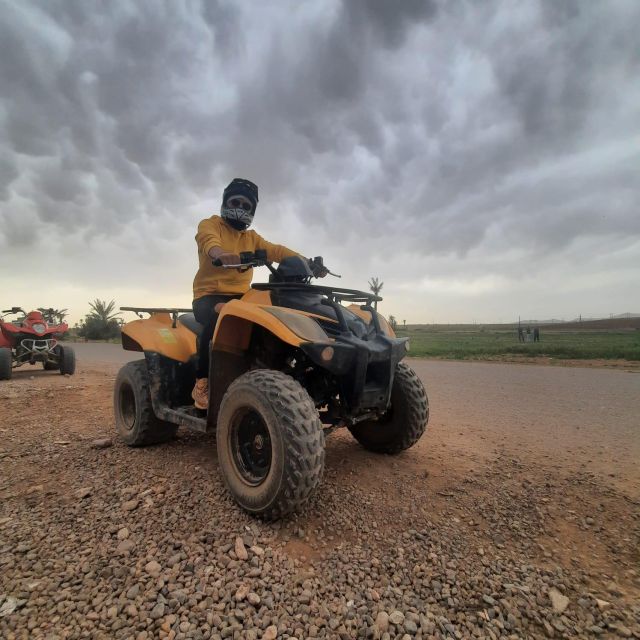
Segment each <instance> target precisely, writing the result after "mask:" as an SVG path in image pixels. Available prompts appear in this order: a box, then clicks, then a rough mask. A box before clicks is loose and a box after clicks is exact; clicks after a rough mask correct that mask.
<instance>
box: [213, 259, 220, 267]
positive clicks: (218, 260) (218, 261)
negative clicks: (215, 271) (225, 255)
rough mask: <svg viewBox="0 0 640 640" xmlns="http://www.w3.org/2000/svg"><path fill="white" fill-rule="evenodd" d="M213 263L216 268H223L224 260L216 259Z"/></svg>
mask: <svg viewBox="0 0 640 640" xmlns="http://www.w3.org/2000/svg"><path fill="white" fill-rule="evenodd" d="M211 263H212V264H213V266H214V267H221V266H222V260H220V258H216V259H215V260H212V261H211Z"/></svg>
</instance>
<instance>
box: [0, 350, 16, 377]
mask: <svg viewBox="0 0 640 640" xmlns="http://www.w3.org/2000/svg"><path fill="white" fill-rule="evenodd" d="M12 364H13V357H12V355H11V349H7V348H6V347H0V380H10V379H11V367H12Z"/></svg>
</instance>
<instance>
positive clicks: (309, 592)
mask: <svg viewBox="0 0 640 640" xmlns="http://www.w3.org/2000/svg"><path fill="white" fill-rule="evenodd" d="M76 347H77V352H78V363H79V367H78V374H77V375H76V376H74V377H72V378H66V377H63V376H60V375H58V374H55V373H44V372H42V371H35V372H29V371H27V372H25V373H22V372H18V373H17V374H16V376H15V378H14V380H12V381H10V382H8V383H3V384H2V386H1V387H0V435H1V436H2V440H1V441H0V464H1V465H2V474H1V477H0V500H1V502H0V637H104V638H111V637H117V638H129V637H133V638H139V639H140V640H143V639H144V638H151V637H156V636H157V637H166V638H227V637H237V638H269V637H271V638H275V637H281V638H286V637H298V638H307V637H325V638H345V639H346V638H359V637H362V638H364V637H371V638H395V637H397V638H403V639H404V640H407V638H414V637H415V638H432V637H433V638H445V637H447V638H449V637H456V638H466V637H487V638H489V637H493V638H496V637H512V638H525V637H532V638H534V637H597V636H600V637H632V636H634V635H635V637H640V606H639V604H638V596H639V595H640V573H639V569H638V566H639V561H640V555H639V553H638V548H639V542H640V510H639V504H640V466H639V465H638V460H640V424H639V421H638V416H640V374H639V373H634V372H627V371H624V370H613V371H612V370H604V369H593V368H564V367H563V368H560V367H544V366H535V365H504V364H494V363H461V362H443V361H424V360H413V361H412V362H411V364H412V366H414V368H415V369H416V371H417V372H418V373H419V375H420V376H421V377H422V379H423V380H424V381H425V383H426V385H427V388H428V391H429V396H430V404H431V422H430V427H429V430H428V432H427V434H426V435H425V437H424V438H423V439H422V440H421V441H420V443H419V444H418V445H417V446H416V447H414V448H413V449H411V450H409V451H407V452H405V453H403V454H401V455H400V456H397V457H395V458H390V457H384V456H375V455H372V454H370V453H367V452H364V451H363V450H362V449H360V448H359V447H358V445H357V444H356V443H355V441H353V439H351V438H350V436H349V434H348V433H338V434H335V435H333V436H331V437H330V438H329V439H328V442H327V468H326V472H325V479H324V484H323V486H322V490H321V491H320V493H319V494H318V496H317V498H315V499H314V501H313V502H312V503H311V504H310V505H309V508H308V509H307V510H306V511H305V512H304V513H303V514H300V515H299V516H298V517H296V518H292V519H290V520H288V521H285V522H283V523H279V524H268V523H262V522H259V521H255V520H252V519H251V518H249V517H247V516H245V515H244V514H243V513H240V512H239V511H238V510H237V509H236V507H235V506H234V505H233V504H232V503H231V501H230V500H229V498H228V496H227V494H226V492H225V490H224V487H223V485H222V483H221V481H220V478H219V475H218V473H217V462H216V457H215V449H214V443H213V439H212V437H211V436H201V435H195V434H189V433H186V434H181V435H180V437H179V438H178V440H176V441H175V442H174V443H171V444H168V445H163V446H159V447H149V448H146V449H137V450H133V449H127V448H126V447H124V446H122V445H121V444H120V443H118V442H117V441H114V445H113V446H110V447H108V448H105V449H96V448H93V446H92V442H93V439H94V438H98V437H105V436H106V437H111V436H113V426H112V425H113V419H112V415H111V390H112V385H113V378H114V375H115V372H116V371H117V368H118V366H119V364H118V363H120V362H123V361H124V360H126V359H127V357H128V355H137V354H126V353H125V352H123V351H122V350H120V349H119V348H118V347H116V346H114V345H93V344H88V345H76ZM31 376H33V377H31ZM238 537H239V538H240V539H241V544H242V545H244V546H246V548H247V559H246V560H244V559H243V557H244V554H241V555H240V556H238V554H237V553H236V551H237V546H236V543H237V539H238ZM249 594H250V595H249ZM565 598H566V599H565Z"/></svg>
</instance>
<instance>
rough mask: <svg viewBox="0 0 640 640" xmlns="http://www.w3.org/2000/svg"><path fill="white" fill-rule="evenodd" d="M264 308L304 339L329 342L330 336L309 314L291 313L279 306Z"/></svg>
mask: <svg viewBox="0 0 640 640" xmlns="http://www.w3.org/2000/svg"><path fill="white" fill-rule="evenodd" d="M263 308H264V310H265V311H267V312H269V313H270V314H271V315H273V316H275V317H276V318H278V320H280V322H282V323H283V324H285V325H286V326H287V328H288V329H290V330H291V331H293V333H295V334H296V335H297V336H298V337H300V338H302V339H303V340H308V341H309V342H327V341H328V340H329V336H328V335H327V334H326V333H325V332H324V331H323V330H322V328H321V327H320V325H319V324H318V323H317V322H316V321H315V320H312V319H311V318H309V317H308V316H303V315H302V314H300V313H291V312H290V311H285V310H284V309H280V308H279V307H263Z"/></svg>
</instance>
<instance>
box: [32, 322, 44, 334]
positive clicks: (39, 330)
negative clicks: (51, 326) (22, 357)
mask: <svg viewBox="0 0 640 640" xmlns="http://www.w3.org/2000/svg"><path fill="white" fill-rule="evenodd" d="M31 328H32V329H33V330H34V331H35V332H36V333H37V334H39V335H42V334H43V333H44V332H45V331H46V330H47V327H45V325H43V324H42V323H41V322H36V323H35V324H32V325H31Z"/></svg>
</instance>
